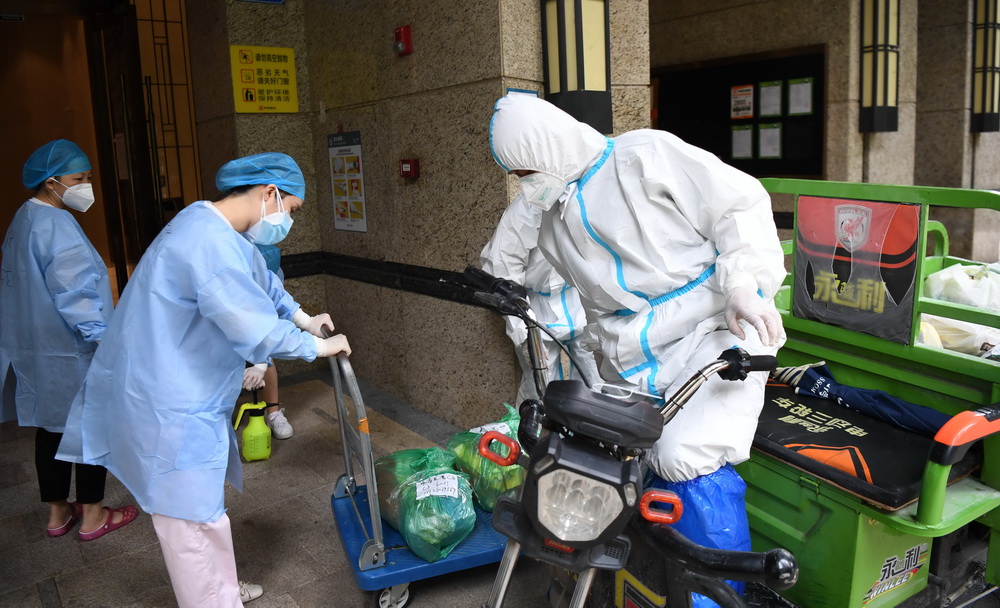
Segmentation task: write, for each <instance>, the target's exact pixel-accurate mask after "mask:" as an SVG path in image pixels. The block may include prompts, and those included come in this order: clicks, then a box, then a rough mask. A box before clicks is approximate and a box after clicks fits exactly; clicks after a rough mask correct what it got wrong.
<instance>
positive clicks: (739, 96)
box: [729, 84, 753, 119]
mask: <svg viewBox="0 0 1000 608" xmlns="http://www.w3.org/2000/svg"><path fill="white" fill-rule="evenodd" d="M729 117H730V118H732V119H737V118H753V85H752V84H747V85H740V86H736V87H733V88H732V90H731V92H730V95H729Z"/></svg>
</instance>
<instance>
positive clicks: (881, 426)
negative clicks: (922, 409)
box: [753, 380, 981, 511]
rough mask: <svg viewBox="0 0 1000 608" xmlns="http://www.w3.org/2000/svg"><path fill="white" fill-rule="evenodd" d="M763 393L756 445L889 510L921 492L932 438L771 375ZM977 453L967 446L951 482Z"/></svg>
mask: <svg viewBox="0 0 1000 608" xmlns="http://www.w3.org/2000/svg"><path fill="white" fill-rule="evenodd" d="M764 395H765V397H764V408H763V410H762V411H761V414H760V419H759V420H758V424H757V433H756V435H755V437H754V443H753V446H754V448H755V449H757V450H760V451H761V452H764V453H766V454H770V455H771V456H773V457H775V458H777V459H779V460H782V461H784V462H787V463H788V464H790V465H792V466H794V467H796V468H798V469H801V470H803V471H806V472H808V473H811V474H813V475H815V476H817V477H820V478H822V479H824V480H826V481H828V482H829V483H831V484H833V485H834V486H837V487H839V488H841V489H843V490H844V491H846V492H849V493H851V494H854V495H856V496H859V497H860V498H862V499H864V500H865V501H867V502H870V503H872V504H875V505H877V506H879V507H881V508H883V509H886V510H889V511H895V510H897V509H900V508H902V507H904V506H906V505H907V504H909V503H911V502H913V501H914V500H916V499H917V498H918V497H919V495H920V485H921V481H922V478H923V472H924V465H925V464H926V462H927V456H928V454H929V453H930V448H931V444H932V443H933V440H932V439H931V438H930V437H925V436H922V435H919V434H916V433H912V432H910V431H906V430H902V429H899V428H897V427H895V426H892V425H890V424H888V423H885V422H882V421H880V420H875V419H874V418H871V417H869V416H867V415H865V414H862V413H860V412H857V411H854V410H851V409H848V408H846V407H844V406H842V405H840V404H838V403H837V402H836V401H832V400H829V399H821V398H819V397H813V396H806V395H798V394H796V393H795V389H793V388H792V387H790V386H788V385H786V384H781V383H779V382H776V381H774V380H771V381H770V382H768V385H767V389H766V390H765V393H764ZM979 454H980V453H979V451H978V450H970V452H969V454H967V455H966V456H965V458H963V459H962V461H961V462H959V463H958V464H956V465H954V466H953V467H952V468H951V475H950V476H949V483H950V482H952V481H955V480H957V479H960V478H962V477H964V476H966V475H968V474H969V473H971V472H972V471H974V470H975V469H976V468H977V467H978V466H979V462H980V459H981V456H980V455H979Z"/></svg>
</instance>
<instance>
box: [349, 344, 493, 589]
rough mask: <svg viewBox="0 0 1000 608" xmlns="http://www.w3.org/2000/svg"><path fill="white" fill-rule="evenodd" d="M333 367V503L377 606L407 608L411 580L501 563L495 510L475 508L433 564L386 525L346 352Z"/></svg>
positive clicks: (357, 573)
mask: <svg viewBox="0 0 1000 608" xmlns="http://www.w3.org/2000/svg"><path fill="white" fill-rule="evenodd" d="M330 371H331V373H332V374H333V384H334V390H335V392H336V397H337V414H338V416H339V418H340V438H341V443H342V445H343V449H344V471H345V473H344V474H343V475H341V476H340V477H338V478H337V483H336V485H335V486H334V490H333V494H332V495H331V497H330V504H331V508H332V509H333V516H334V520H335V521H336V522H337V531H338V532H339V534H340V540H341V542H342V543H343V544H344V552H345V553H346V554H347V557H348V561H349V562H350V563H351V565H352V567H353V570H354V578H355V580H356V581H357V583H358V587H360V588H361V589H363V590H365V591H373V592H375V593H374V598H375V603H374V605H375V606H376V607H378V608H403V607H404V606H406V605H407V604H408V603H409V601H410V598H411V597H412V594H411V593H410V589H409V584H410V583H411V582H413V581H417V580H422V579H425V578H431V577H433V576H439V575H441V574H449V573H451V572H458V571H459V570H466V569H468V568H474V567H477V566H483V565H486V564H491V563H495V562H499V561H500V558H501V557H502V556H503V553H504V548H505V547H506V544H507V537H506V536H504V535H502V534H500V533H499V532H497V531H496V530H494V529H493V524H492V521H491V520H492V514H490V513H487V512H485V511H483V510H482V509H480V508H479V507H476V525H475V527H474V528H473V529H472V532H471V533H470V534H469V536H467V537H466V538H465V539H464V540H463V541H462V542H461V543H459V545H458V546H457V547H455V549H454V550H453V551H452V552H451V553H450V554H448V556H447V557H444V558H442V559H440V560H438V561H436V562H433V563H431V562H427V561H426V560H424V559H423V558H420V557H418V556H416V555H414V554H413V553H412V552H411V551H410V550H409V549H407V548H406V543H405V541H404V540H403V537H402V535H400V534H399V532H397V531H396V530H394V529H393V528H392V527H391V526H385V527H383V525H382V516H381V513H380V512H379V505H378V488H377V486H376V483H375V464H374V461H373V459H372V445H371V437H370V436H369V432H368V414H367V412H366V411H365V406H364V401H363V400H362V398H361V391H360V389H359V388H358V382H357V379H356V377H355V376H354V371H353V369H352V368H351V363H350V361H349V360H348V358H347V355H344V354H340V355H338V356H337V357H336V361H334V359H333V358H330ZM345 388H346V390H347V395H348V396H350V400H351V403H352V404H353V406H354V408H353V409H354V411H353V415H352V412H351V411H350V409H349V408H348V405H347V403H346V400H345V399H344V396H345V392H344V390H345ZM356 464H357V465H359V466H360V467H361V473H362V474H363V475H364V479H365V481H366V482H367V486H366V485H363V484H359V483H358V479H357V477H356V476H355V465H356Z"/></svg>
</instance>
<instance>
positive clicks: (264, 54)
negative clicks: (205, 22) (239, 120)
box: [229, 45, 299, 114]
mask: <svg viewBox="0 0 1000 608" xmlns="http://www.w3.org/2000/svg"><path fill="white" fill-rule="evenodd" d="M229 60H230V65H231V66H232V70H233V98H234V100H235V102H236V111H237V112H242V113H258V114H271V113H280V112H298V111H299V92H298V85H297V84H296V83H295V50H294V49H286V48H279V47H270V46H245V45H233V46H230V47H229Z"/></svg>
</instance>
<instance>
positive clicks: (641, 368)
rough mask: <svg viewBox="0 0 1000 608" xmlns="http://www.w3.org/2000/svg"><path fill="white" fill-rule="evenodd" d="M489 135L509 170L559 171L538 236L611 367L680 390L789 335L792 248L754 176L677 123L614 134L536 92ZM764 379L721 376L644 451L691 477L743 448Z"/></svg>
mask: <svg viewBox="0 0 1000 608" xmlns="http://www.w3.org/2000/svg"><path fill="white" fill-rule="evenodd" d="M490 145H491V148H492V152H493V155H494V158H495V160H496V161H497V163H498V164H499V165H500V166H501V167H502V168H503V169H504V170H505V171H508V172H514V171H525V172H537V173H538V174H541V176H540V177H541V178H542V179H546V180H549V181H550V182H553V181H554V182H556V183H557V184H561V186H558V187H557V188H556V191H557V196H556V197H549V198H548V199H547V200H546V201H543V202H545V203H546V204H548V205H550V207H549V208H548V209H547V210H546V211H545V213H544V215H543V216H542V220H541V227H540V231H539V236H538V246H539V248H540V249H541V250H542V252H543V253H544V255H545V257H546V258H547V259H548V260H549V261H550V262H551V263H552V265H553V267H555V269H556V270H557V271H558V272H559V274H561V275H562V276H563V277H565V278H566V280H567V281H568V282H569V283H571V284H573V285H575V286H576V287H577V289H578V290H579V292H580V299H581V301H582V302H583V305H584V307H585V308H587V310H588V314H589V315H590V317H591V318H592V319H593V320H594V321H596V328H597V334H598V339H599V342H600V348H601V350H602V352H603V355H604V359H603V364H602V368H601V374H602V376H604V379H605V380H607V381H609V382H611V381H616V382H617V383H619V384H627V385H632V386H633V387H636V388H638V389H639V390H642V391H646V392H650V393H653V394H656V395H659V396H664V395H670V394H671V393H672V392H673V391H674V390H676V388H678V386H679V385H680V384H682V383H683V382H684V381H686V380H687V379H688V378H689V377H690V376H691V375H692V373H693V372H694V371H695V370H697V369H699V368H701V367H702V366H704V365H705V364H707V363H709V362H711V361H713V360H714V359H716V357H717V356H718V355H719V353H720V352H722V351H723V350H724V349H726V348H728V347H731V346H734V345H739V346H742V347H743V348H745V349H746V350H747V351H749V352H750V353H751V354H774V353H775V352H776V351H777V349H778V347H780V345H781V344H782V343H783V340H784V333H783V331H782V330H781V326H780V316H778V314H777V311H776V310H775V309H774V305H773V297H774V294H775V292H776V291H777V290H778V287H779V286H780V285H781V282H782V279H783V278H784V276H785V271H784V265H783V255H782V251H781V245H780V243H779V241H778V236H777V231H776V229H775V226H774V220H773V217H772V213H771V206H770V199H769V197H768V195H767V192H766V191H765V190H764V189H763V187H762V186H761V185H760V183H759V182H758V181H757V180H756V179H754V178H753V177H751V176H749V175H746V174H745V173H742V172H740V171H738V170H736V169H734V168H732V167H730V166H728V165H726V164H725V163H723V162H722V161H720V160H719V159H718V158H717V157H715V156H714V155H712V154H710V153H708V152H706V151H704V150H701V149H699V148H696V147H694V146H691V145H689V144H686V143H684V142H683V141H681V140H680V139H679V138H677V137H676V136H674V135H671V134H670V133H666V132H664V131H654V130H638V131H632V132H629V133H625V134H624V135H621V136H619V137H616V138H614V139H609V138H606V137H604V136H603V135H601V134H600V133H598V132H597V131H596V130H594V129H593V128H591V127H590V126H588V125H586V124H584V123H580V122H578V121H577V120H575V119H574V118H572V117H571V116H569V115H568V114H566V113H564V112H563V111H561V110H559V109H558V108H556V107H555V106H553V105H551V104H549V103H548V102H545V101H543V100H541V99H537V98H534V97H530V96H525V95H511V96H508V97H504V98H502V99H501V100H500V101H499V102H497V106H496V110H495V112H494V114H493V118H492V121H491V126H490ZM559 187H561V188H563V189H562V190H561V191H559V189H558V188H559ZM526 195H527V196H528V199H529V200H531V199H532V198H536V200H537V198H539V197H538V196H537V195H536V196H534V197H533V196H532V192H531V191H530V190H529V191H527V192H526ZM753 296H756V297H753ZM740 319H742V320H743V321H745V323H742V322H738V320H740ZM727 325H728V326H729V327H730V328H732V331H731V330H730V329H727ZM741 325H742V328H741ZM743 329H745V339H743V338H741V337H740V336H739V335H738V334H740V333H743ZM734 334H736V335H734ZM759 334H760V335H759ZM762 340H763V341H764V343H765V344H762ZM765 381H766V375H765V374H751V375H750V377H749V378H748V379H747V380H746V381H745V382H737V383H731V382H726V381H723V380H721V379H719V378H718V377H713V378H712V379H710V380H709V381H708V382H707V383H706V384H705V385H704V386H703V387H702V388H701V390H699V391H698V392H697V393H696V394H695V396H694V397H693V398H692V399H691V401H689V402H688V404H687V406H686V407H685V408H684V409H683V410H681V412H680V413H679V414H678V415H677V416H676V417H675V418H674V420H673V421H672V422H671V423H670V424H669V425H667V426H666V427H665V429H664V433H663V435H662V437H661V438H660V440H659V441H658V442H657V444H656V446H655V448H654V449H653V450H651V451H650V452H649V453H648V454H647V456H646V458H647V462H648V463H649V464H650V465H651V466H652V468H653V469H654V470H655V471H656V472H657V473H658V474H659V475H660V476H661V477H663V478H664V479H668V480H672V481H684V480H689V479H693V478H695V477H697V476H700V475H706V474H709V473H712V472H714V471H716V470H717V469H719V467H721V466H723V465H725V464H727V463H738V462H741V461H743V460H746V459H747V458H748V457H749V452H750V444H751V442H752V440H753V435H754V430H755V428H756V425H757V416H758V415H759V413H760V409H761V407H762V404H763V391H764V384H765Z"/></svg>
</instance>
